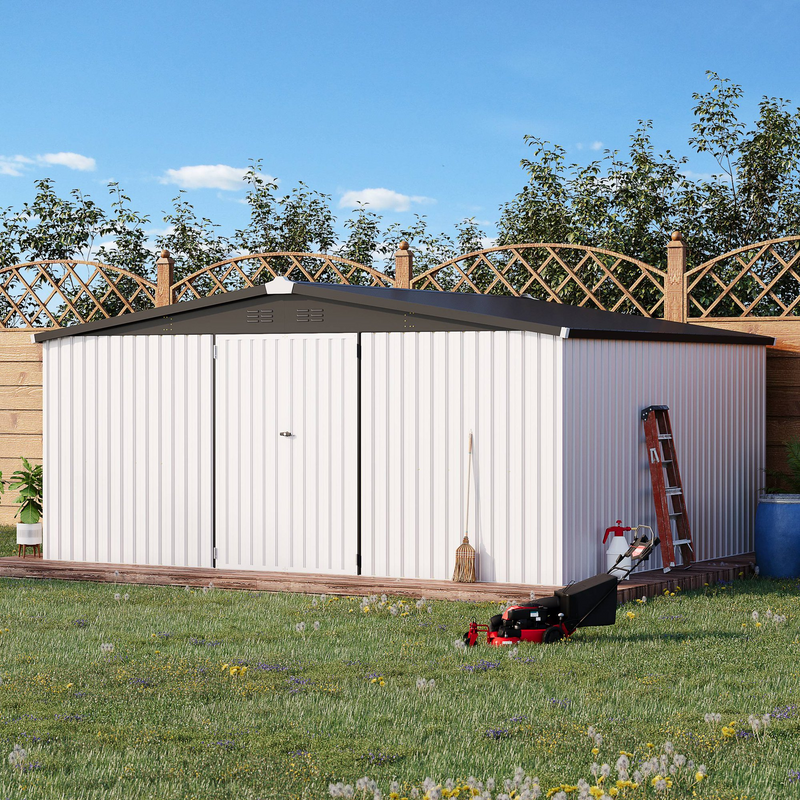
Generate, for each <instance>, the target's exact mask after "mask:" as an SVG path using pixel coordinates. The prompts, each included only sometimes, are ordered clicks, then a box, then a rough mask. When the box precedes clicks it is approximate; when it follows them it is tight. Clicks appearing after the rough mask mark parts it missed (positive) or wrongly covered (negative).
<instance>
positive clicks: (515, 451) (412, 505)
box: [361, 331, 562, 583]
mask: <svg viewBox="0 0 800 800" xmlns="http://www.w3.org/2000/svg"><path fill="white" fill-rule="evenodd" d="M361 341H362V364H361V369H362V373H361V376H362V377H361V387H362V388H361V408H362V430H361V442H362V446H361V459H362V504H361V509H362V514H361V520H362V538H361V542H362V558H363V560H362V570H363V573H364V574H365V575H379V576H391V577H411V576H418V577H422V578H440V579H449V578H450V577H452V573H453V565H454V559H455V550H456V548H457V547H458V545H459V544H460V543H461V539H462V536H463V530H464V520H465V502H466V496H465V488H466V478H467V439H468V436H469V432H470V431H473V433H474V442H475V444H474V472H473V476H474V478H473V479H474V483H473V485H472V489H471V493H470V523H469V532H470V541H471V542H472V544H473V546H474V547H475V548H476V550H477V552H478V579H479V580H484V581H515V582H523V581H524V582H529V583H558V582H560V580H561V560H562V558H561V505H560V500H559V498H560V491H561V486H560V484H561V410H562V396H561V385H562V378H561V352H562V340H560V339H557V338H554V337H552V336H548V335H543V334H536V333H528V332H521V331H512V332H507V331H486V332H439V333H372V334H362V339H361Z"/></svg>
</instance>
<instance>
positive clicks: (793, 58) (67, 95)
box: [0, 0, 800, 233]
mask: <svg viewBox="0 0 800 800" xmlns="http://www.w3.org/2000/svg"><path fill="white" fill-rule="evenodd" d="M798 28H800V3H799V2H790V1H789V0H761V1H760V2H758V3H755V2H752V0H747V1H745V0H729V1H728V2H727V3H725V4H724V5H720V4H718V3H710V2H702V0H701V1H700V2H697V1H696V0H695V2H683V1H682V0H681V1H680V2H668V3H667V2H641V0H639V1H638V2H615V1H614V0H560V1H559V0H553V1H552V2H542V1H541V0H527V1H526V2H519V1H516V0H505V1H504V2H483V3H478V2H470V1H469V0H461V2H457V3H456V2H449V0H448V1H445V0H443V1H442V2H432V1H431V0H426V1H424V2H416V0H415V1H414V2H409V1H408V0H406V2H375V0H372V2H362V0H341V1H340V2H336V3H332V2H321V0H320V1H318V0H310V1H305V0H296V1H295V2H288V1H286V2H281V3H277V2H269V1H268V0H267V1H264V0H262V2H242V1H240V0H230V2H226V3H221V2H207V1H204V0H193V2H183V0H175V1H171V0H161V2H151V1H150V0H137V2H135V3H108V2H103V3H99V2H81V1H80V0H76V2H71V3H62V2H37V1H36V0H31V2H29V3H25V4H23V3H12V2H9V0H0V30H2V31H3V34H4V35H3V37H2V38H3V47H2V50H0V64H1V65H2V74H3V76H4V79H3V82H2V88H0V112H1V115H0V120H2V122H0V125H1V126H2V127H0V206H9V205H14V206H18V205H20V204H21V203H22V202H24V201H26V200H30V199H31V198H32V196H33V193H34V189H33V181H34V180H35V179H36V178H40V177H45V176H49V177H52V178H53V179H55V181H56V186H57V189H58V190H59V191H60V192H62V193H64V194H66V192H67V191H68V190H70V189H72V188H80V189H82V190H84V191H85V192H88V193H89V194H91V195H92V197H93V198H95V199H96V200H98V201H101V202H103V203H104V204H105V203H106V202H107V201H106V189H105V184H106V183H107V182H108V181H110V180H115V181H119V182H120V183H121V184H122V186H123V188H124V189H125V190H126V191H127V193H128V194H129V195H130V196H131V197H132V199H133V205H134V207H135V208H137V209H138V210H140V211H142V212H144V213H147V214H149V215H150V217H151V219H152V228H153V229H154V230H157V229H159V228H162V227H163V222H162V221H161V216H162V212H163V210H165V209H167V208H168V207H169V206H170V199H171V198H172V197H173V196H174V195H175V194H176V193H177V191H178V189H179V188H180V187H181V186H183V187H184V188H187V189H188V196H189V199H190V200H191V202H192V203H193V204H194V205H195V207H196V209H197V211H198V212H199V213H201V214H202V215H204V216H207V217H210V218H211V219H213V220H215V221H217V222H219V223H220V224H221V226H222V231H223V232H226V233H229V232H232V231H233V229H234V228H236V227H238V226H242V225H244V224H245V220H246V214H247V209H246V207H245V206H244V205H242V204H241V202H239V201H240V200H241V199H242V197H243V194H244V191H243V189H242V188H240V187H239V181H238V177H239V175H240V173H241V171H242V170H243V169H244V168H245V167H246V166H247V164H248V159H250V158H260V159H263V166H264V170H265V172H267V173H269V174H270V175H273V176H276V177H277V178H278V179H279V180H280V184H281V187H282V188H284V189H287V190H288V189H289V188H291V187H292V186H294V185H295V184H296V182H297V181H300V180H302V181H304V182H305V183H306V184H308V185H309V186H311V187H312V188H315V189H318V190H321V191H324V192H326V193H328V194H330V195H332V198H333V199H332V202H333V205H334V207H335V208H337V213H339V214H340V216H341V218H342V219H344V218H345V217H346V215H347V213H348V212H349V210H350V208H351V207H352V205H353V201H354V200H355V199H358V198H361V199H367V200H371V201H372V203H373V207H374V208H376V209H377V210H379V211H380V213H382V214H383V215H384V217H385V219H386V221H387V222H388V221H398V222H409V221H410V220H411V219H412V215H413V213H414V212H417V213H422V214H426V215H427V217H428V219H429V221H430V223H431V226H432V227H433V228H434V229H435V230H436V231H437V232H438V231H439V230H447V231H449V230H451V229H452V225H453V223H455V222H456V221H458V220H460V219H463V218H465V217H475V218H476V219H478V220H480V221H481V222H483V223H485V227H486V228H487V229H488V230H489V233H491V225H492V223H493V222H495V221H496V220H497V217H498V207H499V206H500V204H501V203H503V202H504V201H507V200H509V199H511V198H512V197H513V195H514V194H515V193H516V192H517V191H518V190H519V189H520V188H521V187H522V185H523V184H524V180H525V176H524V173H523V171H522V170H521V168H520V166H519V161H520V159H521V158H523V157H525V155H526V146H525V144H524V142H523V136H524V135H525V134H532V135H536V136H540V137H543V138H545V139H549V140H551V141H554V142H557V143H559V144H561V145H562V146H564V147H565V148H566V149H567V151H568V157H569V158H570V159H574V160H576V161H580V162H583V161H586V160H588V159H590V158H592V157H594V156H597V155H600V154H601V152H602V149H604V148H620V149H624V148H625V147H626V146H627V142H628V137H629V136H630V134H631V133H632V132H633V130H634V128H635V126H636V123H637V120H639V119H642V118H644V119H653V121H654V141H655V143H656V146H657V147H658V148H659V149H664V148H670V149H672V150H673V152H675V153H677V154H683V153H686V154H689V148H688V145H687V139H688V137H689V136H690V135H691V129H690V126H691V123H692V113H691V107H692V97H691V96H692V93H693V92H704V91H706V90H707V88H708V86H709V84H708V83H707V81H706V78H705V71H706V70H708V69H712V70H715V71H717V72H719V73H720V74H722V75H724V76H727V77H730V78H731V79H733V80H734V81H735V82H737V83H740V84H742V85H743V87H744V90H745V102H744V103H743V107H742V113H743V117H744V119H745V120H746V121H748V122H750V121H751V120H752V119H753V115H754V113H755V110H756V108H757V103H758V100H759V98H760V97H761V95H764V94H767V95H771V96H772V95H777V96H781V97H785V98H788V99H791V100H792V101H794V103H795V104H796V105H800V70H798V60H800V57H799V56H798V54H797V50H796V48H795V47H794V46H793V44H792V39H791V32H792V31H795V30H797V29H798ZM593 147H594V148H596V149H592V148H593ZM690 167H691V169H692V170H694V171H696V172H701V173H702V172H710V171H712V167H713V165H712V163H709V162H708V161H706V160H703V159H700V158H695V159H693V160H692V163H691V164H690ZM367 190H373V191H372V192H368V191H367ZM376 190H384V191H382V192H380V191H376ZM340 204H342V208H341V209H339V206H340Z"/></svg>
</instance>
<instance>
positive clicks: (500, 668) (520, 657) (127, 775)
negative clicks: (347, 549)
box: [0, 532, 800, 800]
mask: <svg viewBox="0 0 800 800" xmlns="http://www.w3.org/2000/svg"><path fill="white" fill-rule="evenodd" d="M6 538H7V541H6V540H3V539H2V537H1V536H0V542H5V543H6V544H8V545H11V544H12V542H13V532H12V533H9V534H8V535H7V537H6ZM45 551H46V539H45ZM794 583H795V582H789V581H787V582H777V581H767V580H763V579H758V580H748V581H736V582H735V584H734V586H733V587H728V588H725V589H723V588H721V587H719V588H715V587H709V588H708V589H707V590H706V592H705V593H699V592H698V593H693V594H688V593H687V596H685V597H682V596H680V595H681V593H680V592H678V593H677V595H676V596H674V597H660V598H654V599H651V600H648V602H647V603H646V604H643V605H642V604H632V605H631V606H628V607H623V608H622V609H620V611H619V612H618V615H617V624H616V625H615V626H614V627H610V628H596V629H587V630H584V631H579V632H578V633H577V634H576V635H575V637H574V638H573V639H572V640H571V641H566V642H562V643H560V644H556V645H551V646H542V645H536V644H530V645H520V646H519V648H518V649H517V650H511V649H510V648H488V647H486V646H482V647H476V648H474V649H472V650H468V651H466V652H465V651H463V650H458V649H456V648H455V647H454V646H453V642H454V640H455V639H456V638H460V635H461V633H463V631H464V630H465V629H466V627H467V625H468V623H469V621H470V620H471V619H473V618H477V619H479V620H485V619H488V617H489V616H490V615H492V614H495V613H497V611H498V608H499V606H498V605H497V604H489V603H479V604H465V603H461V602H452V603H450V602H438V601H437V602H435V603H433V604H432V606H433V613H431V614H428V613H427V609H422V610H421V611H418V610H417V609H416V608H415V604H414V601H413V600H411V601H410V602H409V601H406V602H407V603H409V605H408V606H406V608H408V609H409V611H410V613H409V614H408V616H403V613H405V612H401V613H400V614H398V615H397V616H392V615H391V614H390V613H388V612H387V611H386V608H385V607H384V608H383V610H380V609H379V607H378V606H379V604H378V603H370V606H371V610H370V612H369V613H365V612H362V611H361V606H360V604H359V599H358V598H337V599H331V598H327V599H326V600H324V601H322V600H320V599H319V598H317V603H316V605H314V602H313V599H312V598H311V597H308V596H302V595H285V594H267V593H256V592H235V591H219V590H208V591H205V592H204V591H203V590H201V589H200V588H195V589H194V590H192V591H186V590H184V588H183V587H151V586H121V585H111V584H96V583H78V582H76V583H69V582H65V581H55V580H47V581H33V580H11V579H0V678H2V683H0V716H1V717H2V720H3V737H2V738H3V741H4V743H5V747H6V749H5V750H4V751H2V752H1V753H0V756H1V757H2V759H1V763H0V797H4V798H5V797H9V798H18V797H23V796H24V797H25V798H28V800H51V798H60V797H80V798H82V800H100V798H103V800H107V799H110V800H115V798H125V800H140V799H141V800H145V798H149V797H158V798H163V800H172V799H173V798H175V799H177V798H188V797H198V798H200V797H202V798H209V800H212V799H213V798H219V800H222V798H230V797H236V798H248V800H254V799H255V798H282V799H283V800H285V799H286V798H289V797H298V798H301V797H302V798H308V800H323V798H326V797H328V796H329V795H328V784H329V783H332V782H337V781H344V782H346V783H350V784H353V783H354V782H355V781H356V780H357V779H358V778H360V777H362V776H363V775H365V774H366V775H368V776H369V777H370V778H372V779H374V780H376V781H377V782H378V783H379V785H380V787H381V789H382V790H383V791H384V796H385V797H386V796H388V790H389V786H390V783H391V781H393V780H398V781H400V782H401V784H405V785H406V786H407V785H408V784H411V785H413V784H416V785H419V782H421V781H422V780H424V778H425V777H426V776H431V777H432V778H434V779H435V780H436V781H437V782H438V781H441V782H444V780H445V779H447V778H453V779H454V780H458V779H461V780H464V779H466V778H467V777H469V776H470V775H474V776H475V778H476V779H478V780H481V781H484V782H485V781H486V780H487V779H488V778H489V777H494V778H495V779H497V781H498V791H499V790H500V789H501V788H502V785H503V784H502V781H503V779H504V778H511V777H512V776H513V774H514V770H515V768H516V767H518V766H522V767H524V769H525V770H526V772H527V773H528V774H532V775H536V776H538V777H539V779H540V781H541V786H542V789H543V793H542V796H544V795H545V794H546V793H547V792H548V791H549V790H550V789H552V788H555V787H557V786H560V785H563V784H565V783H568V784H571V785H575V784H576V783H577V781H578V779H580V778H589V780H590V781H591V780H592V779H591V777H590V768H591V765H592V763H593V762H594V761H597V763H599V764H602V763H609V764H610V765H611V767H612V771H613V768H614V764H615V761H616V760H617V759H618V757H619V753H620V751H626V752H628V753H632V754H633V756H632V757H631V758H630V760H631V767H632V768H631V775H633V772H634V770H636V769H638V768H639V762H640V761H641V760H642V759H647V758H649V757H651V756H652V755H653V754H655V755H658V754H659V753H660V752H661V748H662V746H663V745H664V743H665V742H666V741H669V742H672V743H673V745H674V747H675V751H676V752H677V753H680V754H683V755H685V756H686V758H687V759H688V760H692V761H693V762H694V763H695V764H696V765H698V766H699V765H701V764H704V765H706V767H707V772H708V777H707V779H705V780H703V781H702V782H701V783H700V785H699V786H695V787H694V788H695V789H696V791H697V796H698V797H699V798H706V799H707V800H711V799H712V798H728V800H732V798H736V797H742V796H745V795H746V796H747V797H753V798H767V797H794V796H795V794H793V792H794V791H795V789H794V788H793V786H794V784H793V783H791V782H789V777H790V776H789V770H796V769H797V768H798V766H797V753H798V750H797V744H796V742H797V733H798V724H800V714H798V711H797V705H798V701H797V679H796V672H797V665H796V662H797V653H796V651H797V647H798V645H797V643H796V642H795V639H796V635H797V631H796V625H795V622H796V619H797V615H798V614H800V600H799V599H798V595H797V592H796V590H795V588H794ZM126 598H127V599H126ZM389 602H390V603H392V604H394V605H395V606H397V603H398V601H397V599H396V598H392V599H390V601H389ZM767 609H772V611H773V612H774V613H775V614H781V615H788V617H789V620H788V622H786V623H781V624H778V623H777V622H775V621H774V616H773V617H772V618H771V619H770V618H768V616H767V614H766V612H767ZM629 610H630V612H631V614H633V618H632V619H631V618H629V617H628V615H627V612H628V611H629ZM754 610H756V611H758V612H760V616H759V619H758V623H757V622H756V621H755V620H754V619H753V617H752V612H753V611H754ZM301 622H305V628H304V630H302V631H298V630H297V626H298V624H299V623H301ZM314 622H319V623H320V626H319V629H318V630H317V629H315V626H314ZM759 623H761V624H759ZM103 644H107V645H113V650H109V649H108V648H105V649H103V648H101V645H103ZM224 665H227V668H226V669H225V670H223V666H224ZM245 666H246V667H247V670H246V671H245V672H244V673H243V672H241V668H242V667H245ZM232 668H237V669H236V674H232V672H233V670H232ZM377 676H380V677H381V678H382V680H376V682H375V683H373V682H372V679H373V678H375V677H377ZM748 676H749V677H748ZM753 676H758V679H757V680H754V679H753ZM419 678H424V679H425V680H426V682H429V681H431V680H433V681H434V682H435V686H433V687H431V686H430V685H428V686H426V688H425V689H424V690H421V689H419V688H418V684H417V682H418V679H419ZM381 683H383V685H381ZM775 709H780V711H779V713H778V714H777V715H776V716H775V718H774V719H773V720H772V722H771V724H770V725H769V727H768V729H767V732H766V734H765V735H764V736H762V737H761V738H757V737H755V736H753V735H749V736H747V735H745V736H741V737H740V736H736V735H734V736H729V737H726V736H725V734H724V733H723V731H722V728H723V727H730V726H729V725H728V723H730V722H735V723H736V724H735V726H734V729H735V731H736V732H742V733H743V734H747V733H748V732H749V727H748V723H747V719H748V715H750V714H758V715H762V714H764V713H772V712H773V711H774V710H775ZM708 714H721V715H723V717H722V719H721V721H720V722H719V723H711V722H706V721H704V717H705V715H708ZM589 726H594V727H595V728H596V729H597V733H599V734H601V735H602V743H599V744H598V745H597V747H598V753H597V754H592V752H591V748H592V746H593V742H592V740H591V739H589V737H588V736H587V730H588V727H589ZM647 743H652V744H653V745H654V746H655V749H653V750H651V748H648V747H647ZM14 744H19V745H20V746H21V747H22V748H24V749H25V750H26V753H27V759H26V764H27V766H28V768H27V769H24V770H20V769H19V768H15V767H14V766H12V765H11V764H10V763H9V762H8V755H9V753H10V752H11V751H12V749H13V746H14ZM754 764H756V765H757V768H754V766H753V765H754ZM34 765H36V766H34ZM22 787H24V790H23V788H22ZM647 792H648V793H646V794H645V796H647V797H655V796H665V797H671V798H676V797H685V796H688V797H692V790H691V789H690V790H688V791H687V792H686V794H684V793H683V791H682V790H681V791H680V792H679V791H678V790H677V789H676V790H673V791H672V792H663V793H661V792H656V791H655V790H654V788H653V787H652V786H651V785H649V784H648V789H647ZM640 794H642V793H641V792H640V793H639V794H635V793H634V792H632V791H631V792H628V793H622V792H620V796H626V797H636V796H639V795H640ZM369 796H370V798H371V797H372V794H371V793H370V795H369ZM401 796H408V795H407V794H406V793H405V792H403V793H402V794H401ZM421 796H422V793H420V797H421ZM459 796H460V797H461V798H463V797H465V796H468V795H465V794H460V795H459ZM569 796H570V797H577V792H574V793H571V794H570V795H569Z"/></svg>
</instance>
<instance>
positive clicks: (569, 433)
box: [563, 339, 766, 581]
mask: <svg viewBox="0 0 800 800" xmlns="http://www.w3.org/2000/svg"><path fill="white" fill-rule="evenodd" d="M765 363H766V356H765V348H764V347H752V346H745V345H720V344H709V345H706V344H679V343H669V342H638V341H621V340H617V341H608V340H606V341H601V340H585V339H584V340H578V339H575V340H568V341H567V342H566V344H565V347H564V462H563V463H564V479H563V480H564V579H565V580H567V581H568V580H573V579H574V580H578V579H581V578H585V577H587V576H589V575H592V574H594V573H595V572H597V571H599V570H601V569H605V546H604V545H603V544H602V539H603V532H604V530H605V528H606V527H608V526H610V525H613V524H614V522H615V520H617V519H622V520H623V523H624V524H625V525H631V524H636V523H644V524H647V525H650V526H652V528H653V529H654V530H655V529H656V523H655V508H654V504H653V497H652V486H651V483H650V471H649V465H648V460H647V448H646V446H645V441H644V433H643V426H642V422H641V418H640V412H641V410H642V409H644V408H646V407H647V406H649V405H655V404H664V405H668V406H669V408H670V418H671V420H672V427H673V432H674V435H675V444H676V449H677V456H678V464H679V466H680V470H681V478H682V480H683V485H684V491H685V496H686V503H687V510H688V513H689V524H690V526H691V530H692V537H693V539H694V543H695V554H696V557H697V558H698V559H706V558H717V557H720V556H725V555H731V554H734V553H744V552H748V551H750V550H752V549H753V537H752V531H753V521H754V518H755V510H756V504H757V501H758V488H759V486H762V485H763V481H764V473H763V468H764V460H765V453H764V442H765V430H764V405H765ZM659 566H661V561H660V554H657V555H655V556H654V557H653V558H652V559H651V560H650V562H648V564H647V565H646V566H645V567H644V568H645V569H653V568H655V567H659Z"/></svg>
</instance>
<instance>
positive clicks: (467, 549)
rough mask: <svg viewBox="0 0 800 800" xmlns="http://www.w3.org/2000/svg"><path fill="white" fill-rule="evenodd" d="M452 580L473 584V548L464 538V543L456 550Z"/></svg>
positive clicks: (466, 538) (467, 539)
mask: <svg viewBox="0 0 800 800" xmlns="http://www.w3.org/2000/svg"><path fill="white" fill-rule="evenodd" d="M453 580H454V581H456V582H457V583H475V548H474V547H473V546H472V545H471V544H470V543H469V538H468V537H466V536H465V537H464V542H463V543H462V544H461V545H459V547H458V549H457V550H456V567H455V569H454V570H453Z"/></svg>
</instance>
